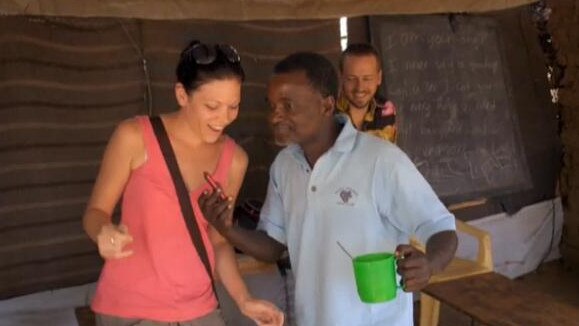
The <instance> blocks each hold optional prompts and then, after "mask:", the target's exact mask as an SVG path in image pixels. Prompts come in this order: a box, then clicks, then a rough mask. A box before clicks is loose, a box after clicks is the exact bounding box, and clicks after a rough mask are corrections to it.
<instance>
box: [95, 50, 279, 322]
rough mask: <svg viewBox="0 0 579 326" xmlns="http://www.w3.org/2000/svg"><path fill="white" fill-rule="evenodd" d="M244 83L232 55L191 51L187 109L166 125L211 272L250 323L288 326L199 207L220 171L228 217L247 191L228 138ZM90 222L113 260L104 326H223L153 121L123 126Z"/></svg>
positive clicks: (182, 86) (241, 160) (105, 281)
mask: <svg viewBox="0 0 579 326" xmlns="http://www.w3.org/2000/svg"><path fill="white" fill-rule="evenodd" d="M244 78H245V75H244V72H243V69H242V67H241V63H240V58H239V55H238V54H237V51H236V50H235V49H234V48H233V47H231V46H229V45H207V44H203V43H200V42H198V41H193V42H191V44H189V46H187V47H186V48H185V49H184V50H183V52H182V53H181V56H180V59H179V64H178V66H177V80H178V82H177V83H176V84H175V96H176V98H177V102H178V104H179V107H180V108H179V110H178V111H176V112H173V113H169V114H165V115H162V116H161V120H162V123H163V125H164V126H165V129H166V130H167V134H168V136H169V140H170V143H171V146H172V148H173V150H174V152H175V155H176V157H177V163H178V166H179V170H180V172H181V174H182V176H183V180H184V182H185V184H186V186H187V188H188V191H189V197H190V200H191V204H192V206H193V210H194V213H195V214H194V215H195V219H196V220H197V224H198V226H199V229H200V233H201V239H202V242H203V243H204V245H205V248H206V250H207V254H208V256H209V262H210V266H211V269H212V270H213V271H214V273H215V274H216V275H217V277H218V278H219V279H220V280H221V282H222V283H223V285H224V287H225V289H226V290H227V291H228V292H229V294H230V295H231V297H232V298H233V300H234V301H235V302H236V303H237V305H238V306H239V309H240V310H241V312H242V313H243V314H245V315H246V316H248V317H249V318H251V319H253V320H254V321H256V323H258V324H259V325H280V326H281V325H282V324H283V314H282V313H281V311H279V310H278V309H277V308H276V307H275V306H274V305H273V304H271V303H269V302H266V301H262V300H257V299H254V298H253V297H252V296H251V295H250V294H249V292H248V290H247V288H246V286H245V284H244V283H243V280H242V278H241V276H240V273H239V270H238V268H237V263H236V260H235V254H234V251H233V249H232V247H231V246H230V245H229V243H228V242H227V241H226V240H225V239H224V238H223V237H222V236H221V235H220V234H219V233H218V232H217V231H216V230H215V229H213V227H211V226H210V225H209V224H208V223H207V221H206V220H205V218H204V217H203V215H202V212H201V211H200V209H199V206H198V203H197V200H198V198H199V195H200V194H201V193H203V192H207V191H210V189H211V188H210V187H209V185H207V184H206V182H205V180H204V178H203V172H204V171H210V172H212V173H211V174H212V176H213V178H214V179H215V180H216V181H217V182H218V183H219V185H220V186H221V189H222V191H223V192H224V194H227V196H228V197H227V200H228V201H229V202H230V206H229V207H228V208H229V209H230V208H231V207H232V206H233V203H234V202H235V198H236V196H237V194H238V192H239V188H240V187H241V183H242V181H243V177H244V175H245V171H246V168H247V162H248V159H247V154H246V153H245V152H244V151H243V149H241V148H240V147H239V146H237V145H236V144H235V142H234V141H233V140H232V139H231V138H229V137H227V135H225V134H224V133H223V131H224V129H225V127H227V126H228V125H229V124H230V123H232V122H233V121H234V120H235V119H236V118H237V114H238V112H239V103H240V96H241V83H242V82H243V80H244ZM121 197H122V204H121V222H120V224H119V225H115V224H113V223H112V221H111V216H112V214H113V211H114V208H115V206H116V205H117V203H118V201H119V200H120V199H121ZM83 223H84V229H85V231H86V232H87V234H88V235H89V237H90V238H91V239H92V240H93V241H95V243H96V244H97V246H98V249H99V253H100V255H101V256H102V257H103V258H104V259H105V265H104V267H103V270H102V273H101V276H100V279H99V282H98V285H97V290H96V294H95V297H94V300H93V303H92V309H93V310H94V311H95V312H96V314H97V324H98V325H101V326H111V325H168V324H169V323H171V324H173V323H178V324H179V325H224V322H223V319H222V318H221V316H220V315H219V311H218V309H217V308H218V304H217V298H216V296H215V293H214V292H213V288H212V284H211V278H210V277H209V275H208V274H207V271H206V269H205V267H204V265H203V263H202V261H201V259H200V258H199V254H198V253H197V250H196V248H195V246H194V245H193V242H192V241H191V237H190V235H189V232H188V230H187V226H186V223H185V220H184V218H183V215H182V213H181V208H180V205H179V201H178V198H177V193H176V190H175V186H174V184H173V181H172V179H171V175H170V173H169V169H168V168H167V165H166V164H165V161H164V158H163V155H162V152H161V149H160V147H159V143H158V141H157V139H156V138H155V134H154V132H153V129H152V126H151V123H150V121H149V119H148V117H136V118H133V119H129V120H126V121H123V122H122V123H121V124H120V125H119V126H118V127H117V129H116V130H115V132H114V134H113V135H112V137H111V139H110V141H109V143H108V145H107V148H106V150H105V154H104V157H103V161H102V164H101V168H100V172H99V174H98V177H97V180H96V183H95V186H94V189H93V192H92V196H91V198H90V201H89V203H88V207H87V209H86V212H85V214H84V217H83Z"/></svg>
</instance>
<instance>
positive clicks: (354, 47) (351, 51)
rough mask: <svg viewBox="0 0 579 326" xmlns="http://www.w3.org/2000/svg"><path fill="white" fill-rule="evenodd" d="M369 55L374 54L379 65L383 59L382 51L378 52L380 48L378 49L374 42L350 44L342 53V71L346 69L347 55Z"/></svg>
mask: <svg viewBox="0 0 579 326" xmlns="http://www.w3.org/2000/svg"><path fill="white" fill-rule="evenodd" d="M367 55H371V56H374V57H375V58H376V61H377V62H378V65H380V61H381V59H380V53H378V50H376V48H375V47H374V46H372V44H368V43H354V44H350V45H348V47H347V48H346V49H345V50H344V52H342V55H341V56H340V71H341V72H342V71H344V60H345V59H346V57H348V56H357V57H362V56H367Z"/></svg>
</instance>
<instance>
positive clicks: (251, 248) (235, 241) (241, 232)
mask: <svg viewBox="0 0 579 326" xmlns="http://www.w3.org/2000/svg"><path fill="white" fill-rule="evenodd" d="M224 236H225V238H227V240H228V241H229V242H230V243H231V244H232V245H233V246H235V247H237V248H238V249H239V250H241V251H243V252H244V253H246V254H248V255H250V256H253V257H255V258H256V259H259V260H262V261H265V262H271V263H273V262H275V261H277V260H278V259H279V258H281V256H282V254H283V252H284V251H285V250H286V247H285V246H284V245H283V244H281V243H279V242H278V241H276V240H275V239H273V238H272V237H270V236H269V235H267V234H266V233H265V232H262V231H255V230H247V229H243V228H239V227H234V228H231V229H229V231H228V232H227V234H224Z"/></svg>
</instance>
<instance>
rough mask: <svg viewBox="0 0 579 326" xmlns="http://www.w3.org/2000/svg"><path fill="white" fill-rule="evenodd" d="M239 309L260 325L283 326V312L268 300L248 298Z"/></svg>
mask: <svg viewBox="0 0 579 326" xmlns="http://www.w3.org/2000/svg"><path fill="white" fill-rule="evenodd" d="M239 309H240V310H241V312H242V313H243V314H244V315H246V316H247V317H249V318H251V319H252V320H253V321H255V323H256V324H257V325H258V326H283V321H284V315H283V312H282V311H281V310H279V309H278V308H277V307H276V306H275V305H274V304H272V303H270V302H268V301H264V300H258V299H253V298H252V299H247V300H245V301H244V302H243V303H242V304H241V305H240V307H239Z"/></svg>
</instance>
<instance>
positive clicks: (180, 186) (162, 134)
mask: <svg viewBox="0 0 579 326" xmlns="http://www.w3.org/2000/svg"><path fill="white" fill-rule="evenodd" d="M149 120H150V121H151V125H152V126H153V131H154V132H155V136H156V137H157V141H158V142H159V146H160V147H161V152H163V157H164V158H165V163H166V164H167V167H168V168H169V172H171V178H172V179H173V183H174V184H175V189H176V190H177V197H178V198H179V204H180V206H181V213H182V214H183V218H184V219H185V224H187V229H188V230H189V235H190V236H191V241H192V242H193V245H195V249H197V253H198V254H199V258H201V261H202V262H203V265H204V266H205V270H206V271H207V274H209V279H211V287H212V288H213V293H214V294H215V297H217V292H216V291H215V280H214V279H213V273H212V271H211V265H210V263H209V256H208V255H207V249H206V248H205V245H204V244H203V240H202V239H201V233H200V231H199V225H198V224H197V219H196V218H195V211H193V206H192V205H191V199H190V198H189V191H188V190H187V186H186V185H185V182H184V181H183V176H182V175H181V171H180V170H179V165H178V164H177V158H176V157H175V152H174V151H173V147H172V146H171V142H170V141H169V136H168V135H167V130H166V129H165V126H164V125H163V121H162V120H161V118H160V117H158V116H155V117H149Z"/></svg>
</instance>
